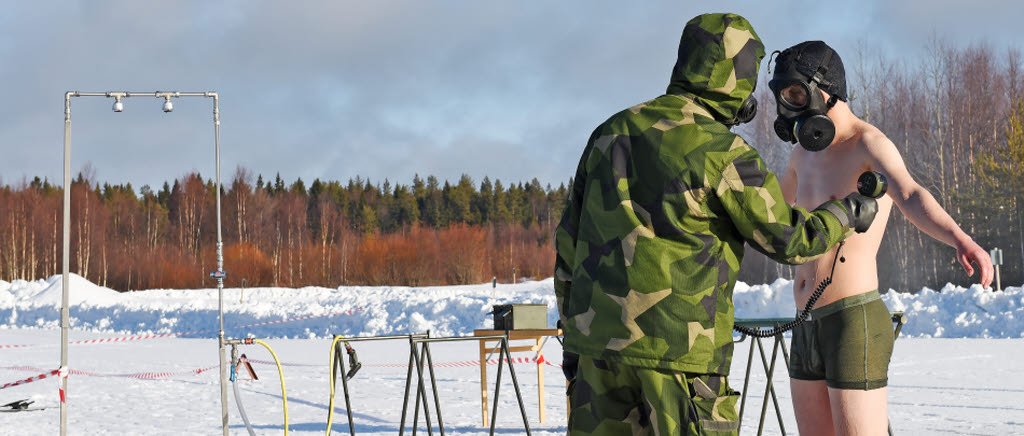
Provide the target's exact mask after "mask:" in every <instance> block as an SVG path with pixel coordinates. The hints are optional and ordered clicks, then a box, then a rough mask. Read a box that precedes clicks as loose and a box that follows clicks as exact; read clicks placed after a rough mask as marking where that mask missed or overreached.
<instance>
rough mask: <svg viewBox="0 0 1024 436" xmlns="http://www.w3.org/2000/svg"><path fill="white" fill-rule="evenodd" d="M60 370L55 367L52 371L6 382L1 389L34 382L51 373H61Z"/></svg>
mask: <svg viewBox="0 0 1024 436" xmlns="http://www.w3.org/2000/svg"><path fill="white" fill-rule="evenodd" d="M34 371H39V369H34ZM59 372H60V370H59V369H55V370H53V371H50V372H44V373H42V374H39V375H34V376H32V377H29V378H26V379H23V380H18V381H13V382H10V383H6V384H4V385H2V386H0V389H7V388H9V387H12V386H18V385H23V384H27V383H32V382H34V381H39V380H42V379H44V378H47V377H49V376H51V375H57V373H59Z"/></svg>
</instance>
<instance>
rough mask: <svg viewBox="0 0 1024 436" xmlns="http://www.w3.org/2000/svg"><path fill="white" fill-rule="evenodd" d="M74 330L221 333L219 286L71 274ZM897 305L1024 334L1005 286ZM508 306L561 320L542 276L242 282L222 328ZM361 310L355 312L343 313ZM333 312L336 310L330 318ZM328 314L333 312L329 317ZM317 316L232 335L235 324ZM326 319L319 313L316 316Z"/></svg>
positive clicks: (361, 331)
mask: <svg viewBox="0 0 1024 436" xmlns="http://www.w3.org/2000/svg"><path fill="white" fill-rule="evenodd" d="M70 286H71V288H70V289H71V293H70V302H71V306H72V307H71V326H72V328H73V329H75V330H76V331H91V332H102V333H115V334H162V333H183V332H193V331H201V333H198V334H195V335H193V336H192V337H214V336H215V335H216V330H217V325H218V322H217V302H218V298H217V290H216V289H193V290H169V289H155V290H148V291H136V292H128V293H118V292H116V291H113V290H111V289H108V288H104V287H101V286H97V285H95V284H93V283H90V282H89V281H87V280H85V279H83V278H82V277H79V276H77V275H72V276H71V280H70ZM792 289H793V283H792V282H791V281H788V280H782V279H779V280H776V281H775V282H774V283H771V284H761V285H747V284H745V283H737V284H736V289H735V294H734V298H735V301H736V316H737V317H740V318H768V317H788V316H793V313H794V312H795V306H794V303H793V294H792ZM60 296H61V277H60V276H54V277H51V278H49V279H47V280H36V281H32V282H29V281H24V280H14V281H12V282H9V283H8V282H5V281H0V329H9V328H24V327H37V328H56V327H58V326H59V322H60V321H59V320H60V311H59V305H60ZM882 298H883V300H884V301H885V303H886V305H888V306H889V309H890V310H902V311H904V312H905V313H906V315H907V318H908V320H909V321H908V323H907V325H906V326H905V327H904V328H903V334H906V335H911V336H921V337H968V338H1019V337H1024V288H1020V287H1014V288H1007V289H1006V290H1004V291H1003V292H994V291H991V290H984V289H981V287H980V286H977V285H975V286H972V287H970V288H961V287H957V286H953V285H946V286H945V287H943V288H942V289H941V290H940V291H938V292H936V291H933V290H931V289H928V288H925V289H922V290H921V291H920V292H918V293H917V294H913V295H911V294H898V293H896V292H893V291H890V292H888V293H886V294H884V295H883V297H882ZM507 303H542V304H547V305H548V307H549V310H548V325H550V326H554V325H555V321H556V320H557V315H556V312H555V297H554V290H553V282H552V280H551V279H547V280H542V281H538V282H529V281H528V282H522V283H517V284H500V285H498V287H497V288H492V287H491V285H490V284H489V283H487V284H480V285H467V286H431V287H405V286H383V287H368V286H345V287H340V288H337V289H330V288H319V287H306V288H299V289H291V288H249V289H245V290H244V291H243V290H241V289H238V288H233V289H225V291H224V325H225V328H226V329H227V330H229V334H230V335H240V334H250V335H255V336H260V337H289V338H314V337H330V336H332V335H334V334H343V335H346V336H353V335H360V336H364V335H385V334H404V333H408V332H416V333H419V332H424V331H426V330H430V331H431V333H432V334H433V335H435V336H450V335H468V334H472V331H473V330H474V329H479V328H490V327H491V325H492V324H491V316H490V315H488V314H487V313H488V312H490V311H491V306H492V305H495V304H507ZM351 309H358V310H357V311H356V312H355V313H353V314H338V313H339V312H345V311H348V310H351ZM330 314H334V315H330ZM324 315H329V316H324ZM306 316H314V317H315V318H311V319H304V320H298V321H291V322H284V323H276V324H271V325H266V326H259V327H252V328H245V329H244V331H237V330H238V329H235V330H236V331H231V330H232V327H234V326H242V325H249V324H258V323H264V322H273V321H282V320H287V319H292V318H299V317H306ZM317 316H318V317H317Z"/></svg>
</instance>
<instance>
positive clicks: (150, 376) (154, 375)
mask: <svg viewBox="0 0 1024 436" xmlns="http://www.w3.org/2000/svg"><path fill="white" fill-rule="evenodd" d="M218 367H219V365H213V366H207V367H205V368H196V369H191V370H188V371H178V372H137V373H130V374H104V373H100V372H92V371H83V370H80V369H72V370H69V371H68V374H72V375H88V376H92V377H120V378H132V379H141V380H154V379H160V378H168V377H179V376H184V375H198V374H202V373H204V372H206V371H209V370H211V369H214V368H218ZM5 368H6V369H10V370H15V371H40V369H39V368H36V367H33V366H8V367H5ZM58 372H59V370H56V369H55V370H53V371H50V372H49V373H46V374H43V375H42V376H35V377H29V378H28V379H26V380H28V381H25V380H21V381H18V382H13V383H8V384H6V385H4V386H3V387H0V389H3V388H4V387H8V385H10V386H15V385H16V384H24V383H28V382H32V381H36V380H42V379H44V378H46V377H49V376H51V375H55V374H57V373H58Z"/></svg>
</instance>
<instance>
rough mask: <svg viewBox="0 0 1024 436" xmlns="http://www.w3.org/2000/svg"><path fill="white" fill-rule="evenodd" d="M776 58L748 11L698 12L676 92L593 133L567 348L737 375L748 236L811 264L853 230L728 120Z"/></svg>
mask: <svg viewBox="0 0 1024 436" xmlns="http://www.w3.org/2000/svg"><path fill="white" fill-rule="evenodd" d="M762 57H764V46H763V45H762V44H761V41H760V39H758V37H757V34H755V33H754V29H753V28H751V26H750V23H749V22H747V21H746V20H745V19H743V18H742V17H739V16H737V15H732V14H709V15H702V16H699V17H697V18H694V19H693V20H691V21H690V22H689V23H687V25H686V27H685V29H684V30H683V35H682V40H681V42H680V48H679V59H678V61H677V63H676V66H675V68H674V70H673V72H672V80H671V83H670V85H669V87H668V92H667V94H666V95H662V96H660V97H658V98H656V99H654V100H651V101H648V102H646V103H642V104H640V105H637V106H634V107H631V108H629V109H626V110H624V111H622V112H619V113H617V114H615V115H613V116H612V117H611V118H609V119H608V120H607V121H605V122H604V123H603V124H601V125H600V126H598V128H597V129H596V130H595V131H594V133H593V134H592V135H591V137H590V140H589V141H588V143H587V146H586V149H584V151H583V156H582V158H581V159H580V163H579V167H578V169H577V170H576V176H575V178H574V181H573V184H572V189H571V191H570V194H569V199H568V201H567V206H566V210H565V214H564V216H563V217H562V220H561V223H560V224H559V227H558V229H557V231H556V234H555V246H556V249H557V258H556V266H555V294H556V297H557V300H558V309H559V314H560V318H561V321H562V323H563V325H564V329H565V348H566V350H568V351H572V352H576V353H579V354H583V355H588V356H592V357H597V358H602V359H609V360H614V361H617V362H620V363H623V364H627V365H634V366H643V367H655V368H665V369H673V370H679V371H686V372H697V373H718V374H728V372H729V365H730V360H731V357H732V327H733V301H732V291H733V286H734V285H735V283H736V276H737V274H738V271H739V266H740V261H741V260H742V258H743V245H744V242H749V243H750V244H751V245H752V246H753V247H754V248H755V249H757V250H758V251H760V252H762V253H764V254H766V255H768V256H769V257H771V258H772V259H774V260H776V261H779V262H784V263H803V262H806V261H809V260H811V259H814V258H815V257H817V256H820V255H822V254H823V253H825V252H826V251H827V250H828V249H829V248H830V247H832V246H833V245H834V244H836V243H837V242H839V241H840V240H842V239H843V238H844V237H845V236H846V235H848V234H849V233H850V229H849V227H848V226H846V225H844V224H845V223H849V222H852V217H850V216H843V217H842V219H843V221H840V218H838V217H837V216H836V215H834V214H833V213H832V212H830V211H827V210H815V211H813V212H808V211H807V210H805V209H801V208H790V207H789V205H787V204H786V202H785V201H784V200H783V198H782V191H781V188H780V187H779V183H778V180H776V178H775V175H774V174H772V173H770V172H768V171H767V169H766V166H765V163H764V161H763V160H762V159H761V157H760V155H759V154H758V153H757V151H755V150H754V149H753V148H751V147H750V146H748V145H747V144H746V142H744V140H743V139H742V138H740V137H739V136H738V135H736V134H734V133H732V132H731V131H730V130H729V128H728V127H727V126H726V124H723V123H728V124H731V123H732V120H734V119H735V118H736V114H737V112H738V110H739V108H740V105H741V103H742V102H743V101H744V100H745V99H746V98H747V97H748V96H750V94H751V93H752V92H753V90H754V86H755V84H756V81H757V71H758V67H759V63H760V60H761V58H762ZM830 203H832V204H835V205H836V206H838V207H839V209H838V210H839V211H841V213H847V214H848V212H847V211H846V209H845V208H843V207H842V206H841V205H840V204H839V202H838V201H834V202H830ZM826 204H828V203H826ZM829 207H830V208H831V209H833V210H835V208H834V207H832V206H829ZM819 209H820V208H819Z"/></svg>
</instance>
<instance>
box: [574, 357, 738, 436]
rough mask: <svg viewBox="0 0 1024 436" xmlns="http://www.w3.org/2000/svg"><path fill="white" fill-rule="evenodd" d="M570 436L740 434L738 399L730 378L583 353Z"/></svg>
mask: <svg viewBox="0 0 1024 436" xmlns="http://www.w3.org/2000/svg"><path fill="white" fill-rule="evenodd" d="M574 386H575V388H574V393H573V395H572V403H573V404H572V411H571V412H570V414H569V432H568V435H569V436H584V435H586V436H603V435H609V436H613V435H614V436H621V435H629V434H632V435H634V436H639V435H650V436H660V435H735V434H738V432H739V413H738V412H737V407H736V406H737V400H738V399H739V396H740V395H739V393H738V392H736V391H734V390H732V389H730V388H729V385H728V383H727V382H726V378H725V377H724V376H718V375H698V374H690V373H685V372H681V371H672V370H667V369H653V368H639V367H633V366H628V365H620V364H616V363H614V362H609V361H604V360H599V359H593V358H590V357H585V356H583V357H580V372H579V376H578V377H577V378H576V381H575V383H574Z"/></svg>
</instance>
